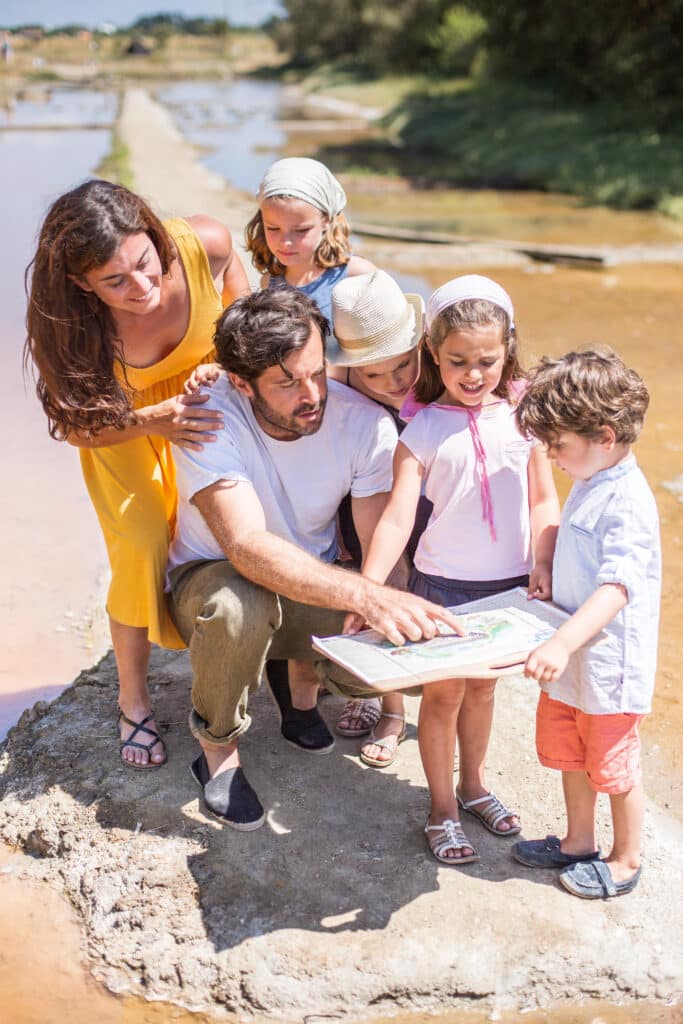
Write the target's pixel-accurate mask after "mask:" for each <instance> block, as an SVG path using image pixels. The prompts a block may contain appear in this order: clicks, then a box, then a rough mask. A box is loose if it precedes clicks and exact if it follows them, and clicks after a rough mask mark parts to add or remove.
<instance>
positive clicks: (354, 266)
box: [346, 256, 377, 277]
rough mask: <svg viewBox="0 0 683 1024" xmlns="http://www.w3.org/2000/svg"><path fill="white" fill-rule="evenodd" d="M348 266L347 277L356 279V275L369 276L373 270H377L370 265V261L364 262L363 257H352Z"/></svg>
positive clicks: (372, 264) (373, 265)
mask: <svg viewBox="0 0 683 1024" xmlns="http://www.w3.org/2000/svg"><path fill="white" fill-rule="evenodd" d="M348 266H349V269H348V270H347V272H346V276H347V277H357V276H358V274H371V273H372V272H373V270H377V267H376V266H375V264H374V263H371V262H370V260H366V259H365V258H364V257H363V256H352V257H351V259H350V260H349V263H348Z"/></svg>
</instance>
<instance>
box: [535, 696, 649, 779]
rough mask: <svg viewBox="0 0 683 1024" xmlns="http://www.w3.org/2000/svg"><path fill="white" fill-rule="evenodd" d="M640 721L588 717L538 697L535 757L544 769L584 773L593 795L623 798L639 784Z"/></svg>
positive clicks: (631, 717)
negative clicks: (622, 794)
mask: <svg viewBox="0 0 683 1024" xmlns="http://www.w3.org/2000/svg"><path fill="white" fill-rule="evenodd" d="M643 717H644V716H643V715H631V714H626V713H622V714H618V715H588V714H586V712H585V711H579V709H578V708H573V707H571V706H570V705H569V704H563V703H562V701H559V700H552V698H550V697H549V696H548V694H547V693H544V692H543V691H541V695H540V697H539V700H538V708H537V710H536V751H537V753H538V759H539V761H540V762H541V764H542V765H545V767H546V768H557V769H558V770H559V771H562V772H579V771H584V772H585V773H586V775H587V776H588V781H589V782H590V784H591V786H592V788H593V789H594V790H596V792H598V793H614V794H617V793H628V791H629V790H630V789H633V787H634V786H635V785H637V784H638V783H639V782H640V781H641V778H642V775H641V770H640V735H639V733H638V726H639V724H640V721H641V719H642V718H643Z"/></svg>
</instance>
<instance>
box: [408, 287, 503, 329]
mask: <svg viewBox="0 0 683 1024" xmlns="http://www.w3.org/2000/svg"><path fill="white" fill-rule="evenodd" d="M465 299H486V300H487V301H488V302H492V303H493V305H494V306H500V308H501V309H504V310H505V312H506V313H507V315H508V316H509V317H510V327H514V326H515V311H514V309H513V306H512V299H511V298H510V296H509V295H508V293H507V292H506V291H505V289H504V288H502V287H501V286H500V285H499V284H497V283H496V282H495V281H492V280H491V278H490V277H484V276H483V275H482V274H463V276H462V277H454V278H453V280H452V281H447V282H446V284H442V285H441V287H440V288H437V289H436V291H435V292H432V294H431V295H430V296H429V301H428V303H427V311H426V314H425V324H426V327H427V330H428V331H429V330H431V326H432V324H433V323H434V321H435V320H436V318H437V316H438V315H439V313H443V311H444V309H448V307H449V306H455V304H456V303H458V302H464V301H465Z"/></svg>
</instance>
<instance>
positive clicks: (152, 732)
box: [117, 708, 168, 772]
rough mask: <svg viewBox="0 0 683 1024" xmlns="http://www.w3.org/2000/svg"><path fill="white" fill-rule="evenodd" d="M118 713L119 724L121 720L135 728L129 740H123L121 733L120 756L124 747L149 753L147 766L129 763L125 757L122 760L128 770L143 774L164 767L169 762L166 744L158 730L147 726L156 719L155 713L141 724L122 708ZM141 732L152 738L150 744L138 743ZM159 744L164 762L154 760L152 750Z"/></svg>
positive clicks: (150, 714)
mask: <svg viewBox="0 0 683 1024" xmlns="http://www.w3.org/2000/svg"><path fill="white" fill-rule="evenodd" d="M118 711H119V717H118V719H117V723H118V724H120V723H121V720H123V721H124V722H125V723H126V725H132V726H133V731H132V733H131V734H130V736H129V737H128V739H127V740H122V739H121V735H120V733H119V754H123V748H124V747H137V748H138V750H145V751H146V752H147V762H146V763H145V764H136V763H135V761H127V760H126V758H125V757H122V758H121V764H124V765H125V766H126V768H134V769H135V770H136V771H142V772H147V771H150V769H152V768H161V767H162V765H165V764H166V762H167V761H168V754H167V752H166V744H165V743H164V741H163V740H162V738H161V736H160V735H159V733H158V732H157V731H156V729H150V727H149V726H148V725H147V722H149V721H150V719H152V718H154V712H153V711H150V713H149V714H148V715H147V717H146V718H143V719H142V721H141V722H134V721H133V719H132V718H128V716H127V715H124V713H123V711H122V710H121V708H119V709H118ZM139 732H144V733H147V735H148V736H151V737H152V738H151V740H150V741H149V743H138V742H137V740H136V739H135V737H136V736H137V734H138V733H139ZM157 743H160V744H161V747H162V750H163V752H164V759H163V761H153V760H152V750H153V749H154V747H156V745H157Z"/></svg>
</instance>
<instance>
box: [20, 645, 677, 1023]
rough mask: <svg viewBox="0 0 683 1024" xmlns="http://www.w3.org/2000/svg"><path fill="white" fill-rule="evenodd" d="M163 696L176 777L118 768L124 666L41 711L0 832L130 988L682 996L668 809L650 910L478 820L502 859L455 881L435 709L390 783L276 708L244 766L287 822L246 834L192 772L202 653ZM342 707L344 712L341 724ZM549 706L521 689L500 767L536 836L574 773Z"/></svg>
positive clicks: (251, 999)
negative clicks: (547, 751) (539, 724)
mask: <svg viewBox="0 0 683 1024" xmlns="http://www.w3.org/2000/svg"><path fill="white" fill-rule="evenodd" d="M150 683H151V690H152V694H153V700H154V703H155V707H156V711H157V720H158V721H159V722H160V723H161V726H162V729H163V731H164V733H165V736H166V738H167V742H168V747H169V764H168V765H167V766H166V767H164V768H163V769H161V770H159V771H156V772H154V773H149V774H147V773H142V772H133V771H130V770H129V769H126V768H124V767H123V766H122V765H121V764H120V763H119V761H118V758H117V755H116V745H115V742H114V737H115V728H114V704H115V696H116V675H115V670H114V665H113V659H112V658H111V656H109V657H107V658H106V659H104V661H102V662H101V663H100V665H99V666H98V667H96V668H94V669H92V670H90V671H88V672H84V673H82V674H81V676H80V677H79V679H78V680H77V681H76V683H75V685H74V686H73V687H71V688H70V689H69V690H67V691H66V692H65V693H64V694H62V695H61V696H60V697H59V698H58V700H57V701H55V702H54V703H53V704H51V705H49V706H41V705H37V706H36V707H35V708H33V709H32V710H30V711H27V712H26V713H25V714H24V716H23V717H22V719H21V721H20V722H19V724H18V725H17V727H16V728H15V729H13V730H12V731H11V732H10V734H9V737H8V740H7V743H6V746H5V748H4V751H3V754H2V760H1V767H0V772H1V773H2V774H1V775H0V837H2V838H3V839H5V840H6V841H8V842H10V843H11V844H12V845H14V846H17V847H19V848H20V849H22V850H24V851H25V852H26V853H29V854H30V855H31V856H30V858H27V859H26V860H25V861H24V862H23V864H24V866H23V868H22V871H24V872H25V877H27V878H29V879H33V880H45V881H48V882H50V883H52V884H54V885H55V886H56V887H57V888H59V889H60V890H62V891H63V892H65V893H66V895H67V896H68V898H69V900H70V901H71V902H72V903H73V904H74V906H75V907H76V908H77V910H78V912H79V915H80V916H81V917H82V919H83V921H84V923H85V927H86V942H87V951H88V955H89V957H90V960H91V964H92V968H93V972H94V974H95V976H96V977H97V978H98V979H100V980H102V981H104V982H105V983H106V985H107V986H108V987H109V988H110V989H112V990H113V991H115V992H135V993H138V994H144V995H145V996H146V997H147V998H153V999H166V1000H171V1001H173V1002H177V1003H180V1004H182V1005H185V1006H188V1007H195V1008H203V1009H214V1010H218V1009H219V1008H220V1009H225V1010H229V1011H233V1012H238V1013H240V1014H263V1015H268V1016H273V1017H280V1018H284V1019H297V1020H298V1019H302V1018H304V1017H305V1016H307V1015H315V1014H329V1013H334V1014H335V1015H341V1016H346V1015H348V1016H351V1017H359V1016H363V1015H365V1014H368V1013H373V1014H376V1015H380V1014H382V1013H385V1012H391V1011H398V1010H408V1009H409V1010H416V1011H417V1010H434V1011H435V1010H437V1009H440V1010H444V1009H446V1008H453V1009H455V1008H458V1009H464V1008H467V1007H471V1006H476V1007H477V1008H478V1009H480V1010H481V1009H484V1008H486V1009H495V1008H497V1009H501V1010H502V1009H506V1008H511V1009H512V1008H516V1009H521V1008H534V1007H536V1006H539V1005H540V1006H544V1005H548V1004H549V1003H550V1002H553V1001H559V1002H560V1003H561V1002H563V1001H566V1000H574V1001H575V1000H577V999H580V998H583V997H585V998H589V997H600V998H601V999H604V1000H606V1001H609V1002H620V1001H623V1000H631V999H656V1000H662V1001H663V1002H666V1001H668V1000H670V999H673V998H676V997H677V995H678V994H680V991H681V982H682V981H683V978H682V975H681V957H680V949H681V946H680V939H681V931H680V917H679V913H678V909H677V905H676V901H675V900H673V899H666V898H663V896H664V895H665V894H666V893H669V894H671V895H673V894H674V893H675V892H679V891H680V881H681V877H680V865H681V857H680V849H681V843H682V841H683V827H682V826H681V825H680V824H679V823H678V822H675V821H673V820H672V819H670V818H669V817H668V816H667V815H665V814H664V813H663V812H662V811H661V810H660V809H659V808H657V807H656V806H655V805H653V804H650V806H649V808H648V814H647V823H646V829H645V870H644V878H643V881H642V883H641V886H640V887H639V889H638V890H637V892H636V893H635V894H634V895H633V896H632V897H630V898H629V899H625V900H621V901H619V900H617V901H611V902H607V903H604V904H602V903H601V904H598V905H595V904H593V903H583V902H582V901H580V900H576V899H574V898H572V897H571V896H569V895H568V894H566V893H565V892H564V891H563V890H561V889H560V887H559V886H558V885H557V882H556V881H555V878H554V875H553V873H552V872H544V871H541V872H533V871H531V870H526V869H524V868H521V867H520V866H518V865H516V864H515V863H514V862H513V861H512V860H511V858H510V856H509V844H508V843H507V841H505V840H501V839H498V838H496V837H494V836H491V835H490V834H489V833H488V832H486V831H485V830H484V829H483V828H481V827H479V826H478V825H477V824H476V823H474V824H469V822H468V832H469V834H470V835H471V838H472V839H473V841H474V842H475V844H476V846H477V848H478V849H479V851H480V853H481V855H482V860H481V863H480V864H477V865H472V866H471V867H470V868H467V869H464V868H463V869H453V868H447V867H439V866H438V865H437V863H436V861H435V860H434V859H433V858H432V857H431V856H430V855H429V854H428V852H427V849H426V844H425V840H424V836H423V834H422V826H423V824H424V820H425V815H426V813H427V805H428V798H427V790H426V785H425V781H424V778H423V775H422V770H421V767H420V763H419V755H418V750H417V743H416V741H415V735H416V733H415V721H416V719H415V712H416V708H417V702H416V701H409V705H410V707H409V718H410V723H411V724H410V729H409V739H408V741H407V742H406V743H405V744H404V745H403V746H402V748H401V756H400V758H399V759H398V761H397V763H396V765H395V766H394V767H393V768H391V769H388V770H386V771H383V772H374V771H372V770H368V769H364V768H363V767H362V766H361V765H360V763H359V762H358V760H357V758H355V757H354V756H352V755H353V754H354V751H355V744H354V743H353V741H351V740H339V741H338V743H337V748H336V750H335V751H334V752H333V753H332V754H331V755H330V756H328V757H321V758H313V757H310V756H309V757H307V756H306V755H305V754H302V753H299V752H298V751H295V750H293V749H292V748H291V747H290V746H289V745H287V744H286V743H284V741H283V740H282V739H281V737H280V735H279V728H278V719H277V716H276V713H275V710H274V708H273V707H272V705H271V703H270V701H269V699H268V697H267V696H266V695H265V694H263V693H260V694H259V695H258V697H257V698H256V699H255V701H254V711H255V714H254V725H253V727H252V729H251V730H250V732H249V733H248V735H247V737H246V738H245V742H244V746H243V757H244V763H245V765H246V768H247V771H248V773H249V777H250V779H251V780H252V781H253V783H254V785H255V786H256V788H257V790H258V792H259V794H260V795H261V797H262V799H263V802H264V805H265V806H266V808H267V809H268V821H267V824H266V825H265V826H264V827H263V828H262V829H261V830H260V831H258V832H256V833H253V834H249V835H244V834H238V833H235V832H233V831H231V830H229V829H222V828H221V827H220V826H219V825H218V824H217V823H216V822H214V821H213V820H211V821H209V820H208V819H207V818H205V817H204V815H203V814H202V812H201V810H200V808H199V805H198V799H197V797H198V790H197V789H196V787H195V784H194V782H193V780H192V779H191V777H190V774H189V772H188V770H187V769H188V765H189V763H190V761H191V759H192V757H193V756H194V744H193V741H192V739H191V737H190V736H189V733H188V729H187V725H186V718H187V711H188V707H189V684H190V671H189V665H188V662H187V656H186V655H185V654H175V653H164V652H156V653H155V656H154V658H153V663H152V668H151V674H150ZM339 703H340V702H337V701H335V700H332V699H330V698H328V699H326V700H325V701H324V702H323V710H324V712H325V714H326V715H327V717H328V719H333V717H334V715H335V714H336V713H337V710H338V707H339ZM534 704H535V692H534V691H533V688H532V687H530V685H529V684H528V683H526V682H525V681H523V680H521V679H514V680H510V681H505V682H503V683H501V685H500V690H499V699H498V709H497V720H496V724H495V727H494V742H493V744H492V747H491V751H490V757H489V773H490V781H491V783H492V784H493V787H494V788H495V789H496V790H497V791H498V792H499V793H500V795H501V797H502V798H503V799H504V800H506V801H509V802H510V803H511V804H512V805H514V806H516V807H519V809H520V811H521V814H522V816H523V822H524V834H525V835H526V836H534V835H544V834H545V833H546V832H547V831H551V832H552V831H556V830H557V829H559V828H561V824H562V821H561V798H560V791H559V780H558V779H557V778H556V777H554V776H551V775H549V774H548V773H546V772H545V771H543V770H542V769H541V768H540V767H539V766H538V765H537V763H536V759H535V756H534V755H533V717H534ZM605 812H606V807H604V806H603V807H602V808H601V835H602V842H603V844H607V843H608V842H609V836H608V830H607V820H608V819H607V818H606V817H605Z"/></svg>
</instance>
